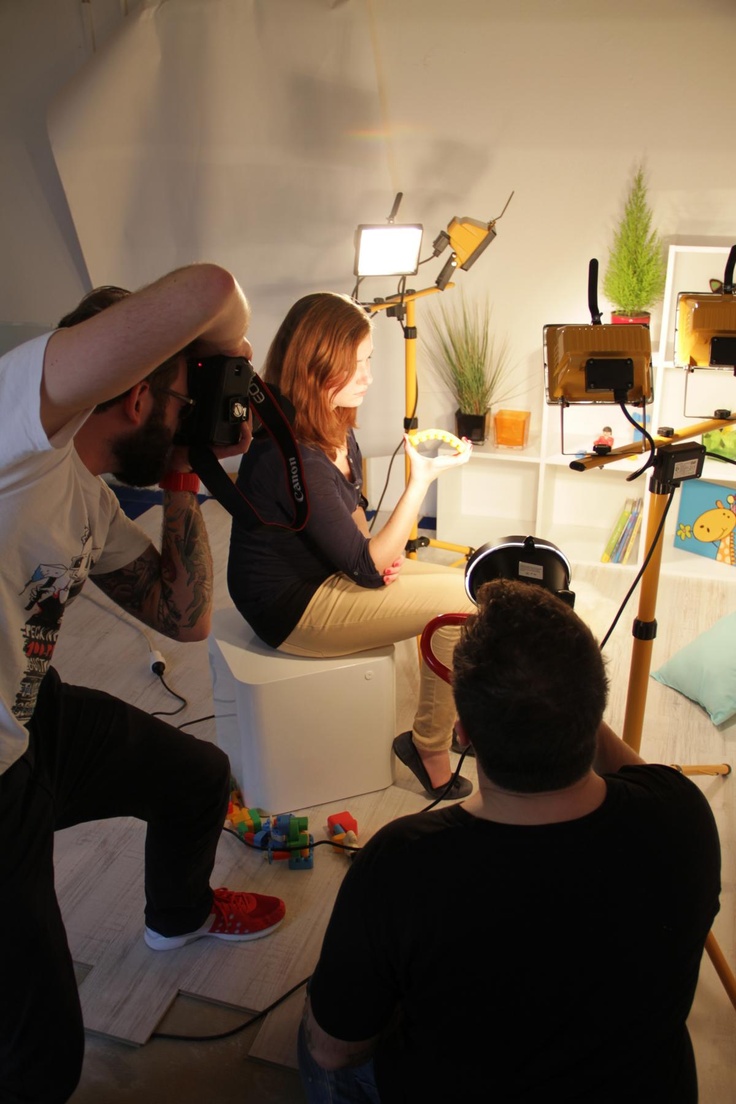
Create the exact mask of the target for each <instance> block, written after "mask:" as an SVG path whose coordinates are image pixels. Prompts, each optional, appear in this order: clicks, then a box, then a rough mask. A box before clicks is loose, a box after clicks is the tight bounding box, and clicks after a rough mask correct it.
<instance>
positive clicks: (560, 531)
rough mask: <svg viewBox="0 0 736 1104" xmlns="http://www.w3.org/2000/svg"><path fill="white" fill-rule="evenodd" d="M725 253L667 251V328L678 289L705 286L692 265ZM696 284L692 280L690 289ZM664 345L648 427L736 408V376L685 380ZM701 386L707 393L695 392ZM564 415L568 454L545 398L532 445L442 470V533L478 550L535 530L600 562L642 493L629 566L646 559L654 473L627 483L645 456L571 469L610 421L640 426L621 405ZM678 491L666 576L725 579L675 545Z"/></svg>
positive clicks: (735, 470) (620, 440)
mask: <svg viewBox="0 0 736 1104" xmlns="http://www.w3.org/2000/svg"><path fill="white" fill-rule="evenodd" d="M727 254H728V248H726V247H716V248H712V247H708V248H706V249H703V250H699V249H698V248H696V247H679V246H672V247H671V248H670V258H669V266H668V287H667V292H666V297H668V299H667V301H666V303H665V309H664V310H663V325H665V324H666V326H667V329H668V330H669V328H670V327H674V304H675V303H676V299H677V292H678V290H682V291H685V290H687V291H690V290H693V287H694V288H695V289H696V290H697V288H698V287H699V286H701V285H702V282H703V277H702V275H701V274H700V272H699V270H698V272H697V274H696V275H692V272H693V267H692V266H693V265H699V266H700V268H701V269H702V270H703V271H706V272H708V273H710V274H711V275H718V274H719V270H720V269H722V267H723V260H724V258H725V257H726V256H727ZM688 265H689V266H690V268H689V269H688V267H687V266H688ZM683 266H685V267H684V268H683ZM711 269H712V270H713V271H712V272H711ZM691 281H692V282H693V283H692V286H685V285H686V284H688V285H690V283H691ZM706 287H707V281H706ZM665 319H667V321H666V323H665ZM667 348H668V346H667V343H666V342H665V341H663V342H662V343H661V345H660V355H659V356H656V355H655V357H654V363H653V372H654V401H653V403H652V405H651V407H650V410H649V411H648V413H649V412H650V413H651V421H650V422H649V428H653V429H654V430H655V431H656V430H657V429H659V427H660V426H664V425H669V426H672V427H673V428H674V429H682V428H683V426H685V425H687V424H688V422H694V421H703V420H705V419H707V418H708V417H712V411H713V409H715V408H716V407H718V406H724V407H729V408H730V409H731V410H736V380H735V379H734V376H733V374H732V373H725V372H702V373H698V372H695V373H690V375H689V377H688V374H687V373H686V372H685V371H684V369H681V368H674V367H672V363H671V361H670V362H666V361H665V360H664V357H663V353H664V351H665V349H667ZM669 348H671V345H670V346H669ZM670 355H671V353H670ZM540 376H541V353H540ZM686 377H687V378H688V396H687V397H688V414H689V415H690V417H688V416H686V415H685V407H684V400H685V381H686ZM699 389H702V394H698V390H699ZM693 402H694V403H695V406H694V407H693V405H692V403H693ZM698 404H700V405H698ZM629 410H630V413H632V414H634V415H635V414H637V413H639V412H638V410H636V409H635V408H629ZM564 418H565V422H564V448H565V453H566V454H567V455H563V454H562V451H561V450H562V445H563V441H562V432H561V427H560V408H559V407H557V406H548V405H547V404H546V403H545V404H544V410H543V414H542V429H541V434H540V435H539V437H538V438H536V439H533V440H531V441H530V443H529V446H528V447H527V448H526V449H524V450H521V451H516V450H510V449H494V448H492V447H491V446H490V445H483V446H481V447H477V446H476V448H475V449H474V451H473V456H472V457H471V459H470V461H469V463H468V464H466V465H465V466H464V467H461V468H458V469H457V470H455V471H450V472H445V473H444V474H443V475H442V476H441V477H440V479H438V481H437V536H438V539H439V540H442V541H449V542H452V543H455V544H461V545H463V544H465V545H469V546H471V547H473V548H477V547H479V546H480V545H482V544H485V543H487V542H488V541H495V540H499V539H500V538H502V537H505V536H510V535H512V534H521V535H527V534H530V533H531V534H533V535H535V536H538V537H542V538H544V539H545V540H551V541H552V542H553V543H554V544H556V545H557V546H558V547H559V548H560V549H561V550H562V551H563V552H564V553H565V555H566V556H567V557H568V559H569V560H570V561H571V563H573V564H576V563H577V564H583V563H599V562H600V560H601V555H602V553H603V550H604V548H605V546H606V542H607V540H608V537H609V535H610V533H611V530H612V529H613V527H614V525H615V523H616V520H617V518H618V517H619V515H620V513H621V510H622V509H623V506H624V503H625V501H626V499H627V498H638V497H639V496H641V497H642V498H643V500H644V512H643V516H642V523H641V528H640V530H639V537H638V547H637V548H636V550H635V555H632V556H631V558H630V559H629V563H628V566H631V565H632V564H634V565H641V563H642V562H643V559H644V555H645V553H646V548H645V544H646V527H647V515H648V508H649V480H650V472H649V471H647V472H645V473H644V474H643V475H641V476H639V477H638V478H636V479H634V480H632V481H630V482H629V481H627V478H626V477H627V475H630V474H632V473H633V472H635V471H637V469H638V468H639V467H640V466H641V464H642V463H643V462H644V461H645V459H646V456H647V455H648V454H646V453H642V454H640V455H637V456H635V457H631V458H629V459H625V460H617V461H615V462H614V463H611V464H608V465H606V466H605V467H603V468H593V469H589V470H587V471H583V472H577V471H573V470H572V469H571V468H570V463H571V461H572V460H573V459H574V454H575V453H576V452H577V451H582V452H590V451H591V449H592V445H593V441H594V440H595V438H596V437H598V435H599V434H600V433H601V430H602V429H603V426H604V425H609V426H610V427H611V430H612V434H613V438H614V444H615V445H622V444H626V443H628V442H630V441H632V440H633V435H634V432H635V430H634V427H633V426H632V425H631V424H630V423H629V422H628V421H627V420H626V418H625V416H624V414H623V413H622V412H621V410H620V409H619V408H618V407H616V406H608V405H598V404H593V405H586V404H576V405H573V406H570V407H568V408H567V409H566V410H565V414H564ZM702 478H703V479H707V480H709V481H712V482H715V483H720V484H723V485H725V486H728V487H736V467H734V466H733V465H731V464H722V463H719V462H718V461H716V460H706V463H705V469H704V471H703V475H702ZM679 497H680V491H679V490H677V491H675V498H674V501H673V503H672V506H671V507H670V511H669V514H668V517H667V522H666V525H665V532H664V538H663V540H664V544H663V549H662V571H663V573H668V574H678V575H685V576H692V577H701V578H702V577H705V578H723V577H724V573H726V574H727V573H728V571H729V570H732V569H729V567H728V566H726V565H724V564H720V563H716V562H715V561H713V560H710V559H708V558H707V557H705V556H696V555H693V554H692V553H690V552H684V551H682V550H681V549H677V548H675V547H674V543H673V542H674V534H675V531H676V527H677V514H678V509H679ZM610 568H611V570H612V571H616V570H619V569H620V565H618V564H610Z"/></svg>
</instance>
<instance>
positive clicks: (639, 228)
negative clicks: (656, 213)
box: [603, 165, 666, 325]
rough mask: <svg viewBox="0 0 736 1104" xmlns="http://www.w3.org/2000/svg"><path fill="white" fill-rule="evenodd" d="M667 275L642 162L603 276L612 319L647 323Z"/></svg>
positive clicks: (627, 198)
mask: <svg viewBox="0 0 736 1104" xmlns="http://www.w3.org/2000/svg"><path fill="white" fill-rule="evenodd" d="M665 275H666V265H665V258H664V249H663V246H662V241H661V238H660V237H659V234H658V233H657V232H656V230H654V229H653V228H652V210H651V208H650V206H649V200H648V188H647V182H646V179H645V177H644V170H643V168H642V167H641V165H640V166H639V167H638V168H637V170H636V172H635V173H634V177H633V180H632V181H631V186H630V188H629V192H628V195H627V197H626V202H625V204H624V210H623V214H622V215H621V220H620V222H619V224H618V229H617V230H616V231H615V234H614V238H613V245H612V246H611V251H610V254H609V257H608V265H607V268H606V272H605V275H604V277H603V292H604V294H605V296H606V298H607V299H608V300H609V301H610V302H611V303H613V305H614V306H615V307H616V310H614V311H613V313H612V315H611V321H612V322H643V323H644V324H646V325H648V324H649V318H650V313H649V312H650V309H651V307H653V306H654V304H655V303H657V302H659V300H660V299H661V298H662V295H663V294H664V283H665Z"/></svg>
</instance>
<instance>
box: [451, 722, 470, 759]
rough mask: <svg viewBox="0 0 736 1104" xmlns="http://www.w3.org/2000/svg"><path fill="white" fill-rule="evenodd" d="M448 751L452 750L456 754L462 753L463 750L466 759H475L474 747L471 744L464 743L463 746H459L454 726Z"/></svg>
mask: <svg viewBox="0 0 736 1104" xmlns="http://www.w3.org/2000/svg"><path fill="white" fill-rule="evenodd" d="M450 751H454V752H456V753H457V754H458V755H462V754H463V752H465V755H466V756H467V758H468V759H475V748H474V747H473V745H472V744H466V745H465V747H461V746H460V743H459V741H458V738H457V733H456V732H455V729H454V728H453V730H452V743H451V744H450Z"/></svg>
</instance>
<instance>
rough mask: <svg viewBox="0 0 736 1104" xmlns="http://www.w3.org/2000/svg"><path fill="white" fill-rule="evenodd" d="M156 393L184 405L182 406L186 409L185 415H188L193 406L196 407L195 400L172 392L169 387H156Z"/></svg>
mask: <svg viewBox="0 0 736 1104" xmlns="http://www.w3.org/2000/svg"><path fill="white" fill-rule="evenodd" d="M156 391H157V392H158V393H159V394H160V395H171V397H172V398H174V399H178V400H179V402H180V403H184V406H185V407H186V408H187V413H189V411H190V410H191V409H192V407H193V406H196V405H197V400H196V399H191V398H190V397H189V395H182V393H181V392H180V391H174V390H173V389H172V388H171V387H157V388H156Z"/></svg>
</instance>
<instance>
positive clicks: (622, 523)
mask: <svg viewBox="0 0 736 1104" xmlns="http://www.w3.org/2000/svg"><path fill="white" fill-rule="evenodd" d="M634 501H635V500H634V499H633V498H627V499H626V502H625V503H624V508H623V510H622V511H621V513H620V514H619V515H618V517H617V518H616V523H615V525H614V527H613V529H612V530H611V535H610V536H609V538H608V540H607V541H606V547H605V548H604V549H603V555H602V556H601V563H611V562H614V563H615V560H613V553H614V552H615V550H616V547H617V545H618V542H619V539H620V537H621V534H622V533H623V531H624V529H625V528H626V522H627V521H628V520H629V518H630V516H631V511H632V510H633V508H634Z"/></svg>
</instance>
